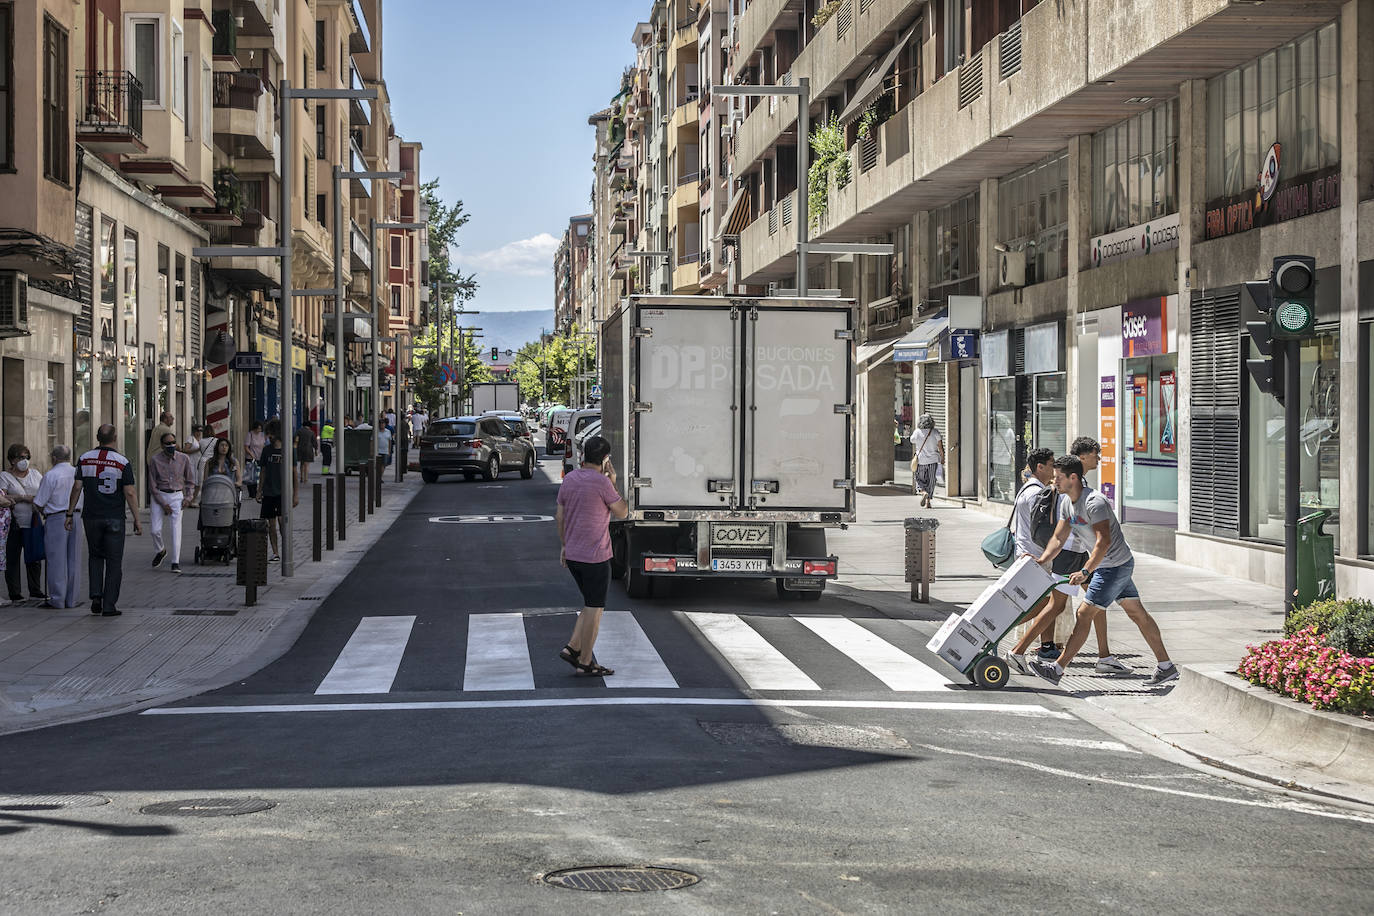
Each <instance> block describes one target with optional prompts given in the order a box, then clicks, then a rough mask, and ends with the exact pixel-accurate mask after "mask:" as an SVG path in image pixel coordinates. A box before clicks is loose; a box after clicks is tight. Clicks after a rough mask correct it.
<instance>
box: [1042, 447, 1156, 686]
mask: <svg viewBox="0 0 1374 916" xmlns="http://www.w3.org/2000/svg"><path fill="white" fill-rule="evenodd" d="M1054 479H1055V483H1056V485H1057V486H1058V488H1059V491H1060V493H1062V494H1063V495H1062V496H1061V497H1060V500H1059V524H1058V526H1056V528H1055V530H1054V536H1053V537H1052V538H1050V543H1049V545H1048V546H1047V547H1046V548H1045V552H1044V553H1043V554H1042V555H1041V556H1040V562H1041V563H1045V562H1048V561H1050V560H1053V559H1054V558H1055V556H1056V555H1057V554H1058V553H1059V551H1060V550H1062V549H1063V548H1064V544H1065V542H1067V541H1068V539H1069V535H1070V534H1074V535H1076V536H1077V537H1078V539H1079V541H1080V542H1082V543H1084V544H1091V545H1092V552H1091V553H1089V554H1088V561H1087V563H1086V564H1085V565H1084V566H1083V569H1081V570H1079V571H1078V572H1076V573H1074V574H1073V575H1072V576H1070V577H1069V584H1070V585H1085V584H1086V586H1087V594H1086V595H1085V596H1084V599H1083V603H1082V605H1081V606H1080V607H1079V610H1078V622H1077V623H1076V624H1074V628H1073V634H1072V635H1071V636H1070V637H1069V641H1068V644H1067V645H1065V646H1064V651H1063V653H1062V654H1061V655H1060V656H1059V660H1058V661H1054V662H1051V661H1042V660H1040V659H1031V660H1030V667H1031V670H1032V671H1034V672H1035V673H1036V674H1038V675H1039V676H1040V677H1042V678H1044V679H1045V680H1047V681H1049V682H1050V683H1052V684H1058V683H1059V679H1060V678H1061V677H1063V676H1064V668H1065V667H1067V666H1068V664H1069V662H1071V661H1073V657H1074V656H1075V655H1077V654H1078V650H1079V649H1081V648H1083V643H1085V642H1086V641H1087V639H1088V629H1089V628H1090V627H1091V626H1092V623H1093V621H1094V620H1095V619H1096V618H1097V617H1099V616H1100V615H1101V614H1103V613H1104V612H1105V611H1106V609H1107V606H1108V605H1110V604H1111V603H1112V602H1113V601H1115V602H1117V603H1119V604H1120V605H1121V609H1122V610H1123V611H1125V612H1126V616H1127V617H1129V618H1131V622H1132V623H1134V624H1135V625H1136V626H1137V627H1139V628H1140V635H1141V636H1143V637H1145V642H1146V643H1148V644H1149V646H1150V651H1152V652H1154V654H1155V658H1156V659H1157V660H1158V662H1159V666H1158V667H1157V668H1156V669H1155V673H1154V674H1153V675H1151V676H1150V678H1149V679H1148V680H1146V682H1145V683H1146V684H1147V685H1148V686H1151V687H1154V686H1158V685H1160V684H1167V683H1168V682H1170V681H1173V680H1175V679H1177V678H1178V667H1177V666H1175V665H1174V663H1173V662H1171V661H1170V660H1169V653H1168V652H1167V651H1165V649H1164V640H1163V639H1162V638H1160V635H1159V626H1158V625H1157V624H1156V623H1155V621H1154V618H1153V617H1151V616H1150V614H1149V612H1148V611H1146V610H1145V605H1143V604H1141V602H1140V592H1139V591H1137V590H1136V587H1135V582H1134V581H1132V578H1131V576H1132V573H1133V572H1134V570H1135V555H1134V554H1132V553H1131V547H1130V545H1129V544H1127V543H1126V538H1125V536H1124V535H1122V533H1121V525H1120V524H1119V523H1118V522H1117V520H1116V513H1115V512H1113V511H1112V504H1111V502H1110V501H1109V500H1108V499H1107V498H1106V497H1105V496H1103V495H1102V494H1101V493H1098V492H1097V491H1096V490H1094V489H1093V488H1092V487H1089V486H1086V485H1085V484H1084V483H1083V462H1082V461H1080V460H1079V459H1078V458H1076V457H1075V456H1073V455H1064V456H1062V457H1060V458H1059V460H1057V461H1056V462H1055V463H1054Z"/></svg>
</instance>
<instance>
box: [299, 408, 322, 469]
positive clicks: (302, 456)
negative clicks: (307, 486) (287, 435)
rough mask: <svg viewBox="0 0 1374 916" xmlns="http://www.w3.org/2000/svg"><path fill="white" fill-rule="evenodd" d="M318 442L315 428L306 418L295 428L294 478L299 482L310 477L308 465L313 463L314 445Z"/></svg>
mask: <svg viewBox="0 0 1374 916" xmlns="http://www.w3.org/2000/svg"><path fill="white" fill-rule="evenodd" d="M318 444H319V440H318V439H316V438H315V428H314V426H312V425H311V423H310V421H309V420H306V421H305V422H303V423H302V424H301V428H300V429H298V430H296V480H297V481H298V482H300V483H305V482H306V481H307V480H309V479H310V465H312V464H314V463H315V447H316V446H317V445H318Z"/></svg>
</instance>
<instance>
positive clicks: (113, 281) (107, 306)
mask: <svg viewBox="0 0 1374 916" xmlns="http://www.w3.org/2000/svg"><path fill="white" fill-rule="evenodd" d="M115 244H116V243H115V223H114V220H112V219H110V218H109V217H108V216H102V217H100V340H101V342H102V343H105V342H108V343H111V344H113V343H114V341H115V299H116V298H117V297H118V293H117V289H118V273H119V267H118V265H117V264H116V262H115V261H116V258H117V254H116V249H115Z"/></svg>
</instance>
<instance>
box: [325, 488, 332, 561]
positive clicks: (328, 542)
mask: <svg viewBox="0 0 1374 916" xmlns="http://www.w3.org/2000/svg"><path fill="white" fill-rule="evenodd" d="M324 549H325V550H333V549H334V478H333V477H326V478H325V479H324Z"/></svg>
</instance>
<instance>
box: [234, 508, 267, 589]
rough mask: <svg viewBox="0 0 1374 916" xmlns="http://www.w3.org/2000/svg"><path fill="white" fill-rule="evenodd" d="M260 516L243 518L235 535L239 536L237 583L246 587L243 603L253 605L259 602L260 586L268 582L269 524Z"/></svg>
mask: <svg viewBox="0 0 1374 916" xmlns="http://www.w3.org/2000/svg"><path fill="white" fill-rule="evenodd" d="M268 524H269V522H267V521H263V520H262V519H260V518H249V519H241V520H240V521H239V524H238V530H237V531H236V532H235V535H236V536H237V538H238V555H239V556H238V560H239V562H238V577H237V583H238V584H239V585H242V586H243V587H244V589H245V591H244V595H243V603H244V604H245V605H246V606H247V607H252V606H253V605H255V604H257V603H258V587H259V586H262V585H266V584H267V526H268Z"/></svg>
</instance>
